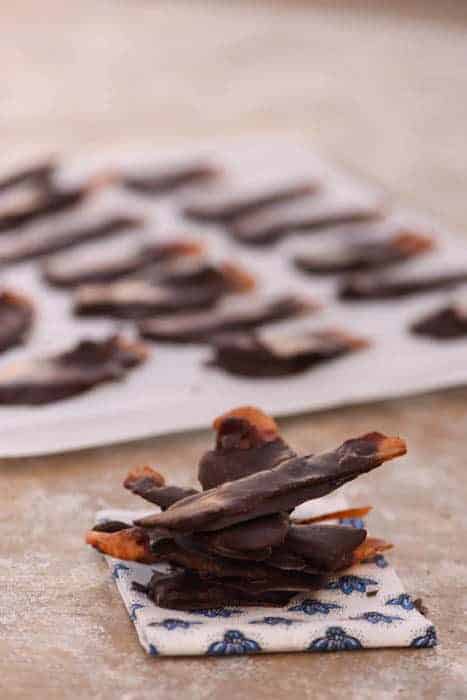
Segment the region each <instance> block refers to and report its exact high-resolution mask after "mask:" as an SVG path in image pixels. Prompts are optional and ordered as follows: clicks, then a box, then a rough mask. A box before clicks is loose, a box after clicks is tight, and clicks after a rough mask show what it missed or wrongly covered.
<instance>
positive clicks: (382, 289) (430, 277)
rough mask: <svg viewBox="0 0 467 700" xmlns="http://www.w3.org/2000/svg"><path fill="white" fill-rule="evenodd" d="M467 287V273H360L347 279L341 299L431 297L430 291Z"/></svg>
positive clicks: (463, 271) (456, 271)
mask: <svg viewBox="0 0 467 700" xmlns="http://www.w3.org/2000/svg"><path fill="white" fill-rule="evenodd" d="M462 284H467V271H466V270H455V271H452V272H427V273H424V274H422V273H418V274H415V273H413V274H407V273H406V274H405V275H394V276H390V275H385V276H381V277H380V276H376V275H370V274H367V275H365V274H360V275H355V276H353V277H350V278H349V279H348V280H345V281H344V282H343V283H342V285H341V287H340V289H339V297H340V298H341V299H343V300H345V301H372V300H376V301H378V300H383V299H399V298H402V297H410V296H415V295H417V294H428V293H430V292H437V291H443V290H447V289H454V288H455V287H459V286H460V285H462Z"/></svg>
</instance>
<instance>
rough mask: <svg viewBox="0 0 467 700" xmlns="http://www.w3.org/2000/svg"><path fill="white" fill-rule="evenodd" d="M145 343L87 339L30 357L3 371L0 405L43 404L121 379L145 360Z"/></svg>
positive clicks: (122, 339)
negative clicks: (63, 349)
mask: <svg viewBox="0 0 467 700" xmlns="http://www.w3.org/2000/svg"><path fill="white" fill-rule="evenodd" d="M146 357H147V352H146V349H145V347H144V345H142V344H140V343H136V342H129V341H127V340H125V339H124V338H122V337H119V336H116V337H111V338H109V339H107V340H102V341H94V340H85V341H82V342H80V343H78V345H76V347H74V348H73V349H72V350H69V351H67V352H63V353H60V354H58V355H52V356H51V357H44V358H38V359H33V360H29V361H27V362H24V363H22V364H20V363H18V364H17V365H15V366H13V367H11V366H10V367H8V366H7V367H6V368H5V369H4V370H3V371H2V372H1V373H0V404H30V405H32V404H44V403H51V402H53V401H59V400H61V399H65V398H68V397H70V396H75V395H77V394H81V393H82V392H84V391H88V390H89V389H91V388H92V387H94V386H97V385H98V384H102V383H104V382H110V381H116V380H121V379H123V378H124V376H125V375H126V374H127V372H128V371H129V370H130V369H132V368H133V367H136V366H137V365H139V364H141V363H142V362H144V360H145V359H146Z"/></svg>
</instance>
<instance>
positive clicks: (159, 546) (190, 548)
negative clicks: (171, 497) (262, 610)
mask: <svg viewBox="0 0 467 700" xmlns="http://www.w3.org/2000/svg"><path fill="white" fill-rule="evenodd" d="M151 551H152V553H153V554H154V556H155V558H156V560H158V561H166V562H169V563H171V564H172V565H176V566H181V567H183V568H184V569H188V570H190V571H196V572H197V573H198V574H199V575H201V576H215V577H216V578H222V579H233V581H247V580H248V582H249V583H248V590H251V591H253V590H254V591H255V592H259V591H261V592H262V591H273V590H281V591H287V590H289V591H306V590H311V589H313V588H314V587H315V586H316V574H315V572H313V573H311V574H308V573H302V572H297V571H282V570H281V569H278V568H274V567H270V566H268V564H267V562H261V561H251V560H249V559H233V558H229V557H223V556H220V555H217V554H213V553H209V552H206V551H204V550H203V549H202V548H201V547H199V546H197V545H196V543H195V542H194V540H193V538H192V537H186V536H180V535H179V536H177V537H176V538H175V539H174V540H171V539H164V540H160V541H158V542H157V543H155V544H151Z"/></svg>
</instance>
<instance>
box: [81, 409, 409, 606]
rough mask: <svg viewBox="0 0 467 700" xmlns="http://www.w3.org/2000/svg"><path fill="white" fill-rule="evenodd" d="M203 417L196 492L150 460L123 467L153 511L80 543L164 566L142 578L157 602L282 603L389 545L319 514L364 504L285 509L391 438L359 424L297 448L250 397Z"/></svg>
mask: <svg viewBox="0 0 467 700" xmlns="http://www.w3.org/2000/svg"><path fill="white" fill-rule="evenodd" d="M214 428H215V430H216V433H217V441H216V446H215V449H214V450H211V451H208V452H206V453H205V454H204V455H203V457H202V458H201V461H200V464H199V474H198V476H199V481H200V483H201V486H202V489H203V490H202V491H198V490H196V489H186V488H180V487H176V486H170V485H166V483H165V481H164V478H163V477H162V476H161V474H159V472H157V471H155V470H153V469H152V468H150V467H143V468H141V469H136V470H133V471H131V472H130V473H129V474H128V476H127V478H126V480H125V482H124V485H125V487H126V488H128V489H129V490H131V491H132V492H133V493H135V494H137V495H139V496H142V497H143V498H145V499H146V500H148V501H150V502H151V503H155V504H157V505H158V506H159V507H160V508H161V512H157V513H154V514H153V515H149V516H147V517H144V518H141V519H139V520H137V521H135V523H133V524H129V523H123V522H106V523H102V524H99V525H96V527H95V528H94V529H93V530H91V531H89V532H88V533H87V537H86V541H87V542H88V544H91V545H93V546H94V547H96V548H97V549H98V550H100V551H101V552H103V553H105V554H108V555H111V556H113V557H116V558H120V559H126V560H133V561H138V562H142V563H147V564H156V563H158V562H165V563H167V564H169V565H170V568H168V569H166V570H165V571H164V572H162V571H161V572H156V573H154V575H153V577H152V579H151V581H150V583H149V585H148V587H147V588H145V589H144V590H145V591H146V592H147V594H148V595H149V596H150V597H151V598H152V599H153V600H154V601H155V602H156V603H157V604H158V605H159V606H162V607H166V608H176V609H197V608H206V607H218V606H223V605H238V604H241V605H284V604H285V603H287V601H288V600H289V599H290V598H291V597H292V596H294V595H295V594H297V593H298V592H302V591H309V590H312V589H315V588H317V587H320V586H322V585H323V583H324V579H325V578H326V577H327V576H329V575H331V574H333V573H334V572H336V571H341V570H343V569H346V568H348V567H350V566H352V565H353V564H355V563H357V562H359V561H362V560H366V559H369V558H372V557H374V556H375V555H376V554H378V553H380V552H381V551H384V550H385V549H388V548H389V547H390V546H391V545H389V544H388V543H386V542H384V541H383V540H379V539H373V538H369V537H367V533H366V530H364V529H362V528H353V527H349V526H346V525H335V524H330V523H329V521H331V520H337V519H340V518H343V517H350V516H357V515H364V514H365V513H367V512H368V510H369V508H361V509H352V510H348V511H341V512H339V513H328V514H325V515H321V516H315V517H310V518H307V519H303V518H302V519H297V518H294V516H293V510H294V508H295V507H296V506H298V505H300V504H301V503H303V502H305V501H308V500H310V499H315V498H320V497H322V496H325V495H327V494H329V493H331V492H332V491H335V490H336V489H337V488H339V487H340V486H342V485H343V484H345V483H346V482H348V481H351V480H352V479H355V478H356V477H358V476H360V475H361V474H365V473H366V472H369V471H371V470H372V469H374V468H376V467H378V466H380V465H381V464H383V462H386V461H388V460H390V459H393V458H395V457H399V456H401V455H403V454H405V452H406V446H405V443H404V441H403V440H402V439H400V438H398V437H387V436H385V435H382V434H380V433H368V434H367V435H363V436H362V437H359V438H355V439H351V440H347V441H346V442H344V443H343V444H342V445H341V446H340V447H338V448H337V449H335V450H332V451H330V452H325V453H323V454H318V455H301V456H299V455H297V454H296V453H295V452H294V451H293V450H292V449H291V448H290V447H289V446H288V445H287V443H286V442H285V441H284V440H283V439H282V438H281V437H280V435H279V433H278V429H277V426H276V423H275V422H274V420H273V419H272V418H270V417H269V416H267V415H265V414H264V413H262V412H261V411H260V410H258V409H255V408H251V407H243V408H239V409H236V410H233V411H231V412H229V413H227V414H226V415H224V416H221V417H220V418H218V419H217V420H216V421H215V423H214Z"/></svg>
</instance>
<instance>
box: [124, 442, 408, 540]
mask: <svg viewBox="0 0 467 700" xmlns="http://www.w3.org/2000/svg"><path fill="white" fill-rule="evenodd" d="M405 451H406V448H405V444H404V441H403V440H400V439H399V438H388V437H386V436H384V435H381V434H380V433H368V434H367V435H363V436H362V437H360V438H356V439H352V440H347V441H346V442H344V443H343V444H342V445H341V446H340V447H339V448H337V449H336V450H335V451H332V452H327V453H324V454H322V455H315V456H314V455H307V456H303V457H292V458H290V459H288V460H285V461H284V462H281V463H280V464H279V465H278V466H276V467H273V468H272V469H269V470H266V471H260V472H257V473H256V474H252V475H250V476H247V477H243V478H242V479H238V480H237V481H232V482H226V483H224V484H222V485H221V486H217V487H216V488H214V489H209V490H208V491H206V492H204V493H202V494H200V495H198V496H193V497H190V498H188V499H186V500H185V499H184V500H183V501H179V502H177V503H175V504H174V505H173V506H171V507H170V508H169V509H168V510H166V511H165V512H163V513H157V514H155V515H150V516H147V517H145V518H142V519H140V520H138V521H137V524H138V525H141V526H142V527H163V528H167V529H170V530H174V531H176V532H180V533H189V532H194V531H199V530H208V531H210V530H220V529H222V528H225V527H229V526H231V525H234V524H236V523H239V522H244V521H246V520H250V519H253V518H257V517H260V516H263V515H267V514H270V513H276V512H284V511H288V510H291V509H293V508H295V507H296V506H298V505H300V503H303V502H305V501H308V500H310V499H314V498H321V497H322V496H325V495H327V494H329V493H332V491H334V490H335V489H337V488H339V487H340V486H342V485H343V484H345V483H347V482H348V481H352V480H353V479H356V478H357V477H358V476H360V475H362V474H365V473H366V472H369V471H371V470H373V469H375V468H376V467H379V466H380V465H381V464H383V463H384V462H386V461H388V460H390V459H394V458H395V457H399V456H401V455H403V454H405Z"/></svg>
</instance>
